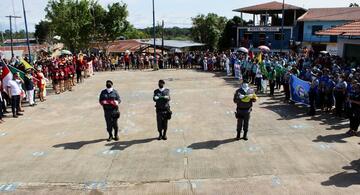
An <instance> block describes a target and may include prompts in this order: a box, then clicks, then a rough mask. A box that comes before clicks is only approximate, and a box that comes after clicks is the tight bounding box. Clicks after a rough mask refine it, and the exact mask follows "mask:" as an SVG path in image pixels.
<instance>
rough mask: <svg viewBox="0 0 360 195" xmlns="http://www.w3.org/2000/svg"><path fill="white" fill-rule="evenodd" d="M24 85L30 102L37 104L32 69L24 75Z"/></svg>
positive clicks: (30, 103) (32, 104)
mask: <svg viewBox="0 0 360 195" xmlns="http://www.w3.org/2000/svg"><path fill="white" fill-rule="evenodd" d="M24 85H25V90H26V97H27V100H28V102H29V105H30V106H34V105H35V101H34V94H35V87H34V82H33V76H32V75H31V69H28V70H27V71H26V75H25V77H24Z"/></svg>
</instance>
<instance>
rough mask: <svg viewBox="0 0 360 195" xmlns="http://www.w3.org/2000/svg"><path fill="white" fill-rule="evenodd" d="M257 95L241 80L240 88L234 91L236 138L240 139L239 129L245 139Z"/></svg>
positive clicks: (246, 138)
mask: <svg viewBox="0 0 360 195" xmlns="http://www.w3.org/2000/svg"><path fill="white" fill-rule="evenodd" d="M256 100H257V97H256V95H255V93H254V90H252V89H250V87H249V85H248V84H247V83H245V82H242V83H241V85H240V88H239V89H238V90H237V91H236V92H235V95H234V103H235V104H236V105H237V108H236V113H235V116H236V118H237V135H236V140H240V134H241V131H242V130H244V135H243V137H242V139H243V140H245V141H247V140H248V137H247V133H248V129H249V120H250V113H251V111H252V106H253V102H256Z"/></svg>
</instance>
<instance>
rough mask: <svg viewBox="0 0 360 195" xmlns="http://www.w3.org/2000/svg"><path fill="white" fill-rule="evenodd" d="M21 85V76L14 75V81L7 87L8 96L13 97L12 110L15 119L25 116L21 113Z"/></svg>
mask: <svg viewBox="0 0 360 195" xmlns="http://www.w3.org/2000/svg"><path fill="white" fill-rule="evenodd" d="M19 83H21V81H20V79H19V76H18V75H17V74H14V77H13V80H10V81H9V83H8V85H7V87H8V94H9V96H10V97H11V110H12V113H13V117H14V118H18V116H21V115H23V114H21V113H20V95H21V88H20V87H19Z"/></svg>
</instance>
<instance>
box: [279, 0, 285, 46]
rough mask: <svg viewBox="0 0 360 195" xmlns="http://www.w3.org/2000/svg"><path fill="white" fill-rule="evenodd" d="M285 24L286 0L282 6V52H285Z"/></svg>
mask: <svg viewBox="0 0 360 195" xmlns="http://www.w3.org/2000/svg"><path fill="white" fill-rule="evenodd" d="M284 22H285V0H283V4H282V18H281V48H280V52H281V53H282V52H283V49H284V38H285V35H284Z"/></svg>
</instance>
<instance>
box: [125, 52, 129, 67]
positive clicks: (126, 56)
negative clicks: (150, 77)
mask: <svg viewBox="0 0 360 195" xmlns="http://www.w3.org/2000/svg"><path fill="white" fill-rule="evenodd" d="M124 61H125V70H126V69H128V70H130V56H129V54H125V56H124Z"/></svg>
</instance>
